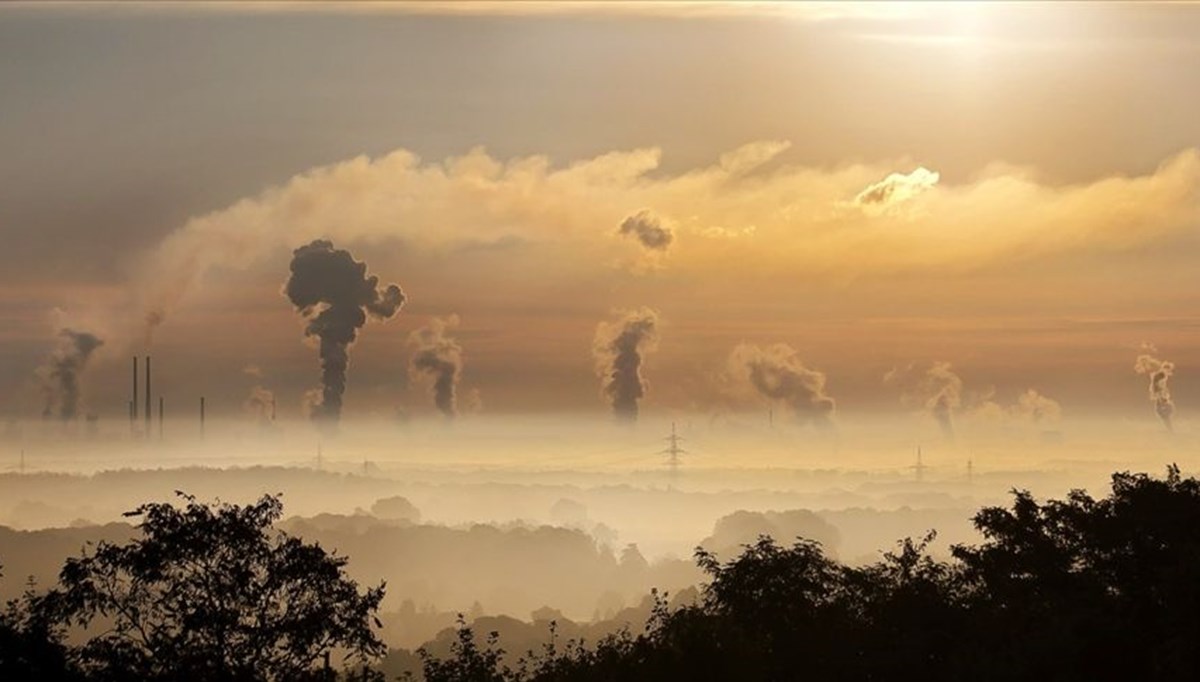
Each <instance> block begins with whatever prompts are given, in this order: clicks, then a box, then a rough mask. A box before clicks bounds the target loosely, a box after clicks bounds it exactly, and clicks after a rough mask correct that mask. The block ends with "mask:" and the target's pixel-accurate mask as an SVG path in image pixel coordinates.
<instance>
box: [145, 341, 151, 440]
mask: <svg viewBox="0 0 1200 682" xmlns="http://www.w3.org/2000/svg"><path fill="white" fill-rule="evenodd" d="M146 437H147V438H149V437H150V356H149V355H147V356H146Z"/></svg>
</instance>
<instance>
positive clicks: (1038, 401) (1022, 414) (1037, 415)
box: [963, 388, 1062, 427]
mask: <svg viewBox="0 0 1200 682" xmlns="http://www.w3.org/2000/svg"><path fill="white" fill-rule="evenodd" d="M963 402H964V406H963V407H964V411H965V412H966V413H967V414H968V415H969V416H970V417H971V418H972V419H981V420H988V421H993V422H1006V423H1009V424H1013V425H1018V424H1023V425H1028V426H1038V427H1047V426H1053V425H1055V424H1057V423H1058V422H1059V421H1060V420H1061V419H1062V406H1061V405H1059V403H1058V401H1057V400H1054V399H1053V398H1050V397H1048V396H1045V395H1043V394H1042V393H1041V392H1039V391H1038V390H1037V389H1033V388H1028V389H1025V391H1024V392H1022V393H1021V394H1020V395H1018V396H1017V400H1016V402H1014V403H1011V404H1008V405H1005V404H1002V403H1000V402H999V401H997V400H996V391H995V389H988V390H987V391H985V392H984V393H983V394H981V395H976V396H968V398H967V399H965V400H964V401H963Z"/></svg>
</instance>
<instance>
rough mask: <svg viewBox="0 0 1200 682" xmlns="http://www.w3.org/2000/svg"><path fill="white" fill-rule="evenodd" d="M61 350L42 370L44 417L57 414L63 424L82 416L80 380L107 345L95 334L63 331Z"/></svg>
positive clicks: (61, 334) (51, 357)
mask: <svg viewBox="0 0 1200 682" xmlns="http://www.w3.org/2000/svg"><path fill="white" fill-rule="evenodd" d="M58 338H59V342H58V346H57V347H56V348H55V349H54V352H53V353H52V354H51V355H50V359H49V360H48V361H47V364H46V366H45V367H44V368H43V371H44V376H45V387H46V407H45V409H44V410H42V416H43V417H50V416H53V415H54V414H56V413H57V415H58V417H59V418H60V419H62V420H63V421H70V420H72V419H74V418H75V417H76V416H77V415H78V414H79V401H80V388H79V377H80V374H82V373H83V370H84V368H85V367H87V363H88V360H89V359H90V358H91V357H92V353H94V352H95V351H96V349H97V348H99V347H100V346H103V345H104V342H103V341H101V340H100V338H99V337H97V336H96V335H95V334H89V333H88V332H77V331H75V330H73V329H62V330H60V331H59V332H58Z"/></svg>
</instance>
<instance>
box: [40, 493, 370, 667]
mask: <svg viewBox="0 0 1200 682" xmlns="http://www.w3.org/2000/svg"><path fill="white" fill-rule="evenodd" d="M177 494H178V495H179V496H180V497H182V498H183V499H184V500H185V501H186V505H185V506H183V507H182V508H179V507H176V506H173V505H171V504H166V503H156V504H145V505H142V506H140V507H138V508H137V509H135V510H134V511H132V512H129V513H128V514H127V516H136V517H140V518H141V522H140V523H139V524H138V525H137V528H138V529H139V530H140V531H141V534H142V536H141V537H140V538H138V539H135V540H133V541H131V542H129V543H127V544H124V545H115V544H109V543H100V544H98V545H97V546H96V548H95V551H94V552H93V553H91V554H90V555H87V554H85V555H84V556H82V557H80V558H75V559H69V560H68V561H67V562H66V564H65V565H64V566H63V569H62V572H61V574H60V576H59V585H58V586H57V587H56V588H54V589H53V590H51V591H50V592H48V593H47V594H46V595H45V596H44V597H42V598H40V599H39V600H38V602H37V604H36V605H35V610H36V611H37V612H38V613H40V614H43V617H44V618H45V619H46V620H47V621H49V622H52V623H56V624H59V625H60V626H78V627H82V628H84V629H85V630H86V631H87V633H88V634H89V635H90V637H89V638H88V639H87V641H86V642H85V643H84V644H82V645H81V646H79V647H75V648H73V650H72V651H71V656H72V658H73V662H74V664H75V665H76V666H77V667H78V669H79V670H81V671H82V672H83V673H84V674H85V675H86V676H87V677H88V679H97V680H179V679H188V680H308V679H334V678H335V677H336V675H335V673H334V671H333V670H332V669H330V668H329V663H328V662H329V655H330V653H331V652H333V651H334V650H335V649H336V650H338V651H339V652H342V653H343V654H344V656H343V658H344V659H345V660H346V661H347V662H354V663H356V664H358V665H361V666H362V667H363V670H364V671H365V670H366V664H367V663H368V662H369V661H371V660H372V659H374V658H377V657H379V656H381V655H382V654H383V653H384V651H385V647H384V644H383V643H382V642H381V641H380V640H379V639H378V637H377V636H376V635H375V633H374V631H373V630H372V628H371V625H372V621H374V623H375V625H376V626H378V621H377V620H374V613H375V612H376V610H377V609H378V607H379V603H380V601H381V600H382V598H383V586H382V585H380V586H379V587H375V588H371V589H368V590H367V591H366V592H365V593H362V594H360V593H359V591H358V586H357V584H356V583H355V582H354V581H352V580H350V579H349V578H347V577H346V576H345V572H344V568H345V565H346V562H347V559H346V558H345V557H339V556H336V555H330V554H328V553H326V552H325V550H323V549H322V548H321V547H319V546H317V545H310V544H305V543H303V542H302V541H301V540H299V539H297V538H293V537H289V536H287V535H286V534H284V533H281V532H275V531H273V530H272V524H273V523H274V522H275V521H277V520H278V519H279V518H280V515H281V513H282V509H283V507H282V503H281V502H280V499H279V497H278V496H264V497H263V498H262V499H260V500H259V501H258V502H256V503H254V504H250V505H246V506H236V505H229V504H219V505H207V504H202V503H199V502H197V501H196V499H195V498H194V497H192V496H189V495H185V494H183V493H177Z"/></svg>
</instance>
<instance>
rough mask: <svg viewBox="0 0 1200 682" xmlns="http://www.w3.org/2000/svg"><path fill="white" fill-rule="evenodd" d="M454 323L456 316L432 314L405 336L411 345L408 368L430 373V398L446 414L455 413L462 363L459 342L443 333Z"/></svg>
mask: <svg viewBox="0 0 1200 682" xmlns="http://www.w3.org/2000/svg"><path fill="white" fill-rule="evenodd" d="M457 324H458V318H457V317H455V316H451V317H449V318H446V319H443V318H438V317H435V318H433V319H432V320H430V321H429V324H428V325H426V326H424V327H421V328H420V329H418V330H416V331H414V332H413V333H412V334H409V336H408V342H409V343H410V344H411V345H412V346H413V356H412V359H411V360H410V362H409V368H410V371H411V372H413V373H414V374H428V375H429V376H432V377H433V402H434V404H435V405H436V406H437V409H438V410H439V411H440V412H441V413H442V414H444V415H446V416H447V417H453V416H455V415H456V414H458V402H457V390H458V377H459V375H460V374H461V373H462V366H463V358H462V346H460V345H458V341H457V340H455V339H452V338H450V337H448V336H446V330H447V329H448V328H450V327H454V326H456V325H457Z"/></svg>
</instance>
